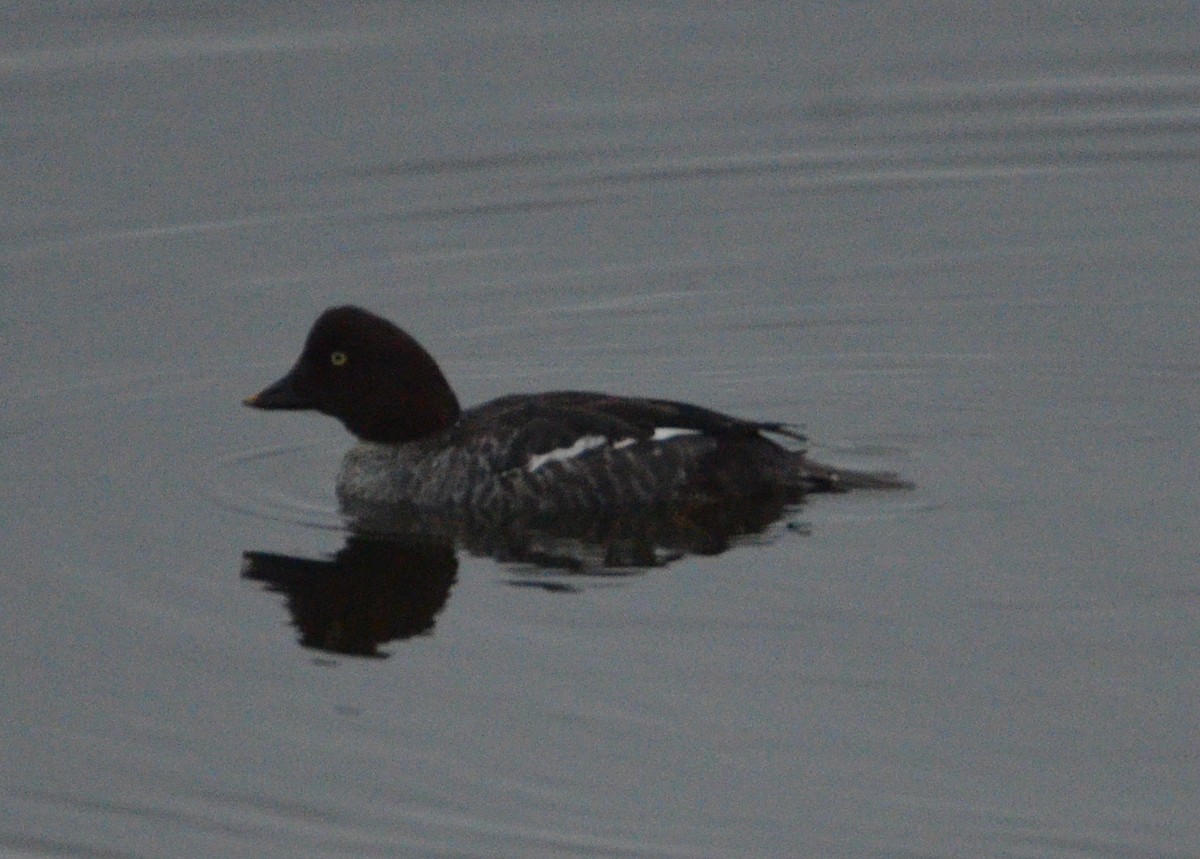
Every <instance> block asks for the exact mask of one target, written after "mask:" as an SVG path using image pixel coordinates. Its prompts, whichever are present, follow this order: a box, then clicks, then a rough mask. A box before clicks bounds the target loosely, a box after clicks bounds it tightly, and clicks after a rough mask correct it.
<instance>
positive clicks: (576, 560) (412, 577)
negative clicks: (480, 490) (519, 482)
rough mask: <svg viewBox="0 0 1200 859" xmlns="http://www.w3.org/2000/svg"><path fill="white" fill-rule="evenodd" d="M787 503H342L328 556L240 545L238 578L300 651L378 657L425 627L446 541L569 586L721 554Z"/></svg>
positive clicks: (533, 581) (442, 576)
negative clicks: (538, 509) (623, 507)
mask: <svg viewBox="0 0 1200 859" xmlns="http://www.w3.org/2000/svg"><path fill="white" fill-rule="evenodd" d="M796 507H797V505H796V504H786V503H785V502H784V501H782V500H781V499H778V498H769V499H761V500H759V501H756V502H748V503H742V504H739V505H728V504H705V505H693V506H688V507H680V506H672V507H664V508H655V509H649V510H639V511H633V512H628V513H624V514H621V515H614V516H610V517H597V518H591V519H582V518H579V517H572V518H567V517H563V518H561V519H556V520H542V521H539V522H538V523H537V524H536V526H534V525H529V524H514V523H508V524H506V525H504V526H496V525H491V524H483V523H479V522H472V521H446V520H438V521H430V520H428V519H424V518H417V517H414V516H413V515H411V513H408V512H406V511H400V510H395V509H392V510H388V509H380V508H378V507H373V508H371V509H370V510H368V511H356V512H352V511H349V510H346V509H343V513H345V514H346V515H347V518H348V521H349V523H350V525H351V527H352V529H353V531H354V533H352V534H351V535H350V536H349V537H348V538H347V539H346V544H345V546H343V547H342V549H341V550H340V551H339V552H338V553H337V554H336V555H334V556H333V558H332V559H330V560H319V559H312V558H298V557H293V556H290V555H281V554H274V553H270V552H254V551H247V552H245V553H244V554H243V559H244V560H243V567H242V576H243V577H244V578H247V579H252V580H254V581H259V582H264V583H266V585H267V588H268V590H271V591H275V592H278V593H283V594H285V595H286V596H287V604H288V610H289V611H290V612H291V614H292V624H293V625H294V626H295V627H296V628H297V629H299V630H300V644H301V646H303V647H309V648H313V649H315V650H323V651H326V652H329V653H337V654H342V655H352V656H371V657H379V658H385V657H386V656H387V655H388V654H386V653H383V652H381V651H380V647H381V646H383V645H385V644H387V643H388V642H391V641H401V640H404V639H408V638H412V637H414V636H419V635H429V634H432V632H433V629H434V625H435V623H436V618H437V615H438V614H439V613H440V612H441V611H442V609H443V608H445V606H446V603H447V601H448V600H449V598H450V590H451V587H452V586H453V584H454V580H455V576H456V574H457V571H458V559H457V556H456V554H455V547H456V545H458V546H461V547H462V548H464V549H465V550H467V551H469V552H471V553H472V554H475V555H480V556H485V557H491V558H495V559H496V560H498V561H501V562H503V563H505V564H508V565H510V566H511V568H512V576H511V577H510V578H509V580H508V582H509V584H511V585H514V586H517V587H534V588H538V589H541V590H545V591H550V592H553V593H574V592H576V591H578V590H580V588H581V583H582V582H583V581H584V579H593V580H595V579H601V578H603V579H613V578H620V577H627V576H633V575H637V574H639V573H641V572H643V571H645V570H647V569H650V568H655V567H664V566H666V565H668V564H670V563H673V562H675V561H678V560H680V559H681V558H684V557H687V556H688V555H719V554H721V553H723V552H725V551H727V550H729V549H730V548H732V547H734V546H735V545H737V544H738V542H739V541H742V540H746V539H748V538H752V537H754V536H755V535H759V534H762V533H764V532H765V531H766V530H767V528H769V527H770V526H771V525H772V524H773V523H775V522H776V521H777V520H779V519H780V518H781V517H782V516H783V514H784V513H785V512H787V511H790V510H795V509H796ZM791 530H797V529H791Z"/></svg>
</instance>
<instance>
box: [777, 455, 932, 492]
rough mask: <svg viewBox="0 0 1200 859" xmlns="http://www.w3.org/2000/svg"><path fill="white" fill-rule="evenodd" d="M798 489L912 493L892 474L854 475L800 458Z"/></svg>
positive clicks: (909, 484) (846, 470) (908, 484)
mask: <svg viewBox="0 0 1200 859" xmlns="http://www.w3.org/2000/svg"><path fill="white" fill-rule="evenodd" d="M796 479H797V481H798V483H799V487H798V488H803V490H804V491H806V492H846V491H848V490H851V489H912V488H913V484H912V483H911V482H909V481H907V480H905V479H903V478H902V477H900V476H899V475H898V474H896V473H894V472H891V471H855V470H854V469H850V468H838V467H836V466H832V465H823V464H821V463H819V462H813V461H812V460H811V459H809V458H808V457H806V456H804V455H803V454H800V456H799V458H798V461H797V463H796Z"/></svg>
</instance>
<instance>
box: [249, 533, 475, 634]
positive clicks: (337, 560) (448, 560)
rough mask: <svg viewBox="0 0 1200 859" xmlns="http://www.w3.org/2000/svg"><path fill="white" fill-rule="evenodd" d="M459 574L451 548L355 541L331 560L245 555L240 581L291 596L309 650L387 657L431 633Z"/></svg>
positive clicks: (443, 543)
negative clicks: (388, 646)
mask: <svg viewBox="0 0 1200 859" xmlns="http://www.w3.org/2000/svg"><path fill="white" fill-rule="evenodd" d="M457 571H458V560H457V558H456V556H455V554H454V549H453V547H452V546H451V545H450V543H449V542H446V541H440V542H438V541H433V540H429V539H425V540H410V541H402V540H396V539H373V538H368V537H363V536H353V537H350V538H349V539H348V540H347V541H346V545H345V546H344V547H343V548H342V549H341V550H340V551H339V552H338V553H337V554H336V555H335V556H334V557H333V558H331V559H329V560H316V559H311V558H295V557H290V556H288V555H278V554H271V553H267V552H246V553H245V555H244V556H243V565H242V575H243V576H244V577H245V578H247V579H252V580H254V581H260V582H264V583H265V584H266V586H267V587H268V588H269V589H270V590H273V591H277V592H279V593H283V594H285V595H286V596H287V603H288V609H289V610H290V612H291V614H292V622H293V624H294V625H295V626H296V628H297V629H299V630H300V643H301V644H302V645H304V646H305V647H311V648H314V649H317V650H325V651H329V652H332V653H343V654H349V655H355V656H382V655H384V654H381V653H380V651H379V647H380V646H381V645H383V644H385V643H387V642H389V641H395V640H400V639H405V638H412V637H413V636H416V635H425V634H428V633H429V632H431V631H432V629H433V626H434V623H435V620H436V617H437V615H438V613H439V612H440V611H441V610H442V609H443V608H444V607H445V605H446V601H447V600H448V599H449V596H450V589H451V587H452V585H453V584H454V579H455V575H456V573H457Z"/></svg>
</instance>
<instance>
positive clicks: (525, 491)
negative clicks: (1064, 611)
mask: <svg viewBox="0 0 1200 859" xmlns="http://www.w3.org/2000/svg"><path fill="white" fill-rule="evenodd" d="M246 402H247V404H248V405H251V406H255V407H258V408H265V409H315V410H317V411H321V412H324V413H326V414H330V415H332V416H334V417H337V418H339V419H340V420H342V422H343V423H344V424H345V425H346V426H347V428H348V429H350V431H351V432H353V433H354V434H355V435H357V436H358V437H359V439H360V440H361V443H360V444H358V445H357V446H356V447H354V448H352V449H351V450H350V451H349V452H348V453H347V454H346V457H345V460H344V461H343V463H342V469H341V473H340V474H339V477H338V495H339V498H340V499H341V501H342V502H343V504H344V505H348V506H352V507H353V506H362V505H373V506H399V507H406V508H411V509H413V510H415V511H416V512H419V513H423V514H431V515H436V516H447V517H461V516H467V517H472V518H475V517H485V518H487V519H489V520H493V521H499V520H522V521H529V520H536V519H539V518H545V517H553V518H559V517H563V516H572V515H574V516H590V515H602V514H612V513H628V512H635V511H637V510H639V509H649V508H662V507H673V506H689V507H690V506H697V505H701V506H702V505H710V504H723V503H728V504H737V503H739V501H751V500H763V499H774V500H780V501H785V502H786V501H793V500H799V499H800V498H802V497H803V496H804V495H805V494H806V493H809V492H828V491H839V490H844V489H849V488H853V487H871V488H896V487H900V486H903V485H905V484H903V483H902V482H901V481H899V480H897V479H896V478H895V477H893V476H891V475H885V474H862V473H858V472H851V471H844V470H838V469H834V468H830V467H828V466H823V465H819V464H817V463H814V462H812V461H811V460H809V459H808V458H807V457H806V456H805V454H804V452H803V450H795V449H789V448H787V447H784V446H783V445H782V444H780V443H779V442H777V441H775V440H774V439H773V438H770V437H769V436H777V437H782V438H786V439H789V440H791V442H793V443H799V442H803V441H804V438H803V436H801V435H800V434H799V433H798V432H796V431H795V430H793V429H791V428H789V427H788V426H786V425H783V424H778V423H763V422H756V421H747V420H742V419H739V418H735V417H731V416H729V415H725V414H721V413H719V412H715V411H712V410H709V409H705V408H701V407H699V406H693V405H688V404H685V403H676V402H671V401H667V400H652V399H639V398H631V397H616V396H609V395H606V394H596V393H586V392H555V393H543V394H517V395H512V396H507V397H502V398H500V399H497V400H492V401H491V402H488V403H484V404H483V405H480V406H476V407H474V408H471V409H468V410H466V411H463V410H461V409H460V407H459V405H458V400H457V398H456V397H455V395H454V393H453V390H452V389H451V388H450V385H449V383H448V382H447V381H446V379H445V377H444V376H443V375H442V373H441V370H440V369H439V368H438V366H437V364H436V362H435V361H434V360H433V358H432V357H430V356H429V354H428V353H427V352H426V351H425V350H424V349H423V348H421V346H420V345H419V344H418V343H417V342H416V341H415V340H413V339H412V337H410V336H409V335H407V334H406V333H405V332H403V331H401V330H400V329H399V328H397V327H396V326H394V325H392V323H390V322H388V321H387V320H384V319H382V318H380V317H378V316H375V315H373V314H371V313H369V312H367V311H365V310H361V309H359V308H355V307H339V308H333V309H330V310H328V311H326V312H325V313H324V314H322V315H321V317H320V318H319V319H318V320H317V322H316V323H315V324H314V326H313V329H312V331H311V332H310V333H309V336H308V340H307V342H306V343H305V347H304V352H303V353H302V355H301V357H300V360H299V361H298V362H297V363H296V365H295V367H293V369H292V370H291V372H289V373H288V375H287V376H285V377H284V378H283V379H281V380H280V381H279V382H276V383H275V384H274V385H272V386H270V387H269V388H267V389H266V390H264V391H263V392H262V393H260V394H257V395H255V396H254V397H251V398H249V399H248V400H247V401H246Z"/></svg>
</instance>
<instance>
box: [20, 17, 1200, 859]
mask: <svg viewBox="0 0 1200 859" xmlns="http://www.w3.org/2000/svg"><path fill="white" fill-rule="evenodd" d="M1197 44H1200V17H1198V16H1196V15H1195V12H1194V9H1192V8H1191V7H1189V6H1188V5H1187V4H1165V3H1164V4H1121V3H1056V4H1042V3H1038V4H992V5H990V6H985V5H983V4H975V5H974V6H972V5H970V4H940V3H939V4H891V3H870V4H867V3H843V4H840V5H830V4H814V5H812V6H811V7H805V9H801V10H797V9H795V8H793V6H791V5H788V4H782V5H766V4H744V5H735V4H730V5H728V6H725V5H721V6H700V5H692V4H686V5H685V4H680V5H676V4H655V5H653V6H644V7H643V6H637V5H628V4H618V5H598V4H597V5H583V4H567V5H561V4H548V5H521V6H519V7H516V8H507V7H504V8H501V7H496V6H488V5H480V6H451V7H447V8H445V9H444V10H443V7H440V6H434V5H430V4H398V3H392V4H388V3H357V4H275V3H258V4H255V3H236V4H235V3H223V2H213V3H204V4H194V3H188V4H184V3H178V4H167V3H157V4H148V3H132V2H130V3H118V2H98V0H94V2H89V3H74V4H25V5H24V6H21V7H19V8H10V9H8V10H6V11H5V13H4V25H3V27H0V104H2V107H3V111H2V114H0V117H2V118H0V189H2V191H0V195H2V196H0V219H2V220H0V260H2V261H3V263H2V264H3V267H2V269H0V292H2V299H3V303H2V308H3V309H2V310H0V359H2V360H0V368H2V369H0V373H2V374H3V391H4V393H3V405H4V408H3V412H2V413H0V470H2V473H0V486H2V487H3V489H2V490H0V492H2V498H3V501H2V503H3V511H4V526H5V527H4V528H3V529H2V530H0V551H2V552H3V557H4V560H5V563H4V569H3V574H2V575H0V588H2V590H0V604H2V605H3V615H2V617H3V628H4V635H3V638H2V641H3V644H2V645H0V672H2V675H0V678H2V680H3V689H4V703H3V704H0V729H2V731H3V736H2V738H0V850H2V852H4V853H5V855H12V856H30V857H33V856H84V857H101V856H103V857H193V856H247V857H272V856H281V857H282V856H288V857H294V856H313V857H327V856H356V857H361V856H388V857H395V856H404V857H409V856H412V857H428V856H455V857H458V856H478V857H500V856H504V857H508V856H511V857H534V856H547V857H548V856H554V857H559V856H579V857H583V856H588V857H596V856H604V857H609V856H613V857H616V856H621V857H625V856H629V857H666V856H671V857H733V856H736V857H798V856H813V857H884V856H887V857H891V856H923V857H926V856H944V857H951V856H954V857H958V856H1005V857H1008V856H1021V857H1083V856H1103V857H1184V856H1195V855H1197V854H1200V802H1198V797H1197V792H1198V787H1200V784H1198V783H1200V763H1198V751H1197V750H1198V749H1200V718H1198V715H1197V713H1198V712H1200V710H1198V708H1197V706H1196V702H1197V695H1198V693H1200V576H1198V569H1200V563H1198V562H1200V536H1198V532H1200V529H1197V528H1196V510H1197V507H1198V502H1200V491H1198V490H1197V485H1198V483H1200V467H1198V465H1197V461H1198V459H1197V450H1196V448H1197V445H1196V441H1197V425H1198V424H1200V385H1198V383H1200V337H1197V333H1196V332H1197V323H1198V322H1200V297H1198V291H1197V288H1196V283H1197V279H1196V271H1197V268H1198V263H1200V242H1198V241H1197V235H1198V234H1200V71H1198V70H1197V69H1198V67H1197V63H1196V46H1197ZM345 302H353V303H357V304H362V305H364V306H367V307H370V308H372V309H373V310H376V311H377V312H380V313H382V314H384V315H386V316H389V317H390V318H392V319H394V320H396V321H397V322H399V323H400V324H402V325H403V326H404V327H406V328H407V329H408V330H410V331H412V332H413V333H414V335H416V336H417V337H418V338H419V339H420V340H421V341H422V342H423V343H424V344H425V345H426V346H427V347H428V348H429V349H430V351H431V352H432V353H433V354H434V355H436V356H437V357H438V358H439V360H440V361H441V362H442V365H443V367H444V369H445V370H446V372H447V375H448V376H449V377H450V378H451V380H452V381H453V383H454V384H455V385H456V387H457V389H458V391H459V394H460V396H461V398H462V399H463V401H464V402H466V403H476V402H480V401H482V400H485V399H488V398H491V397H493V396H497V395H500V394H503V393H509V392H513V391H522V390H539V389H557V388H585V389H600V390H613V391H620V392H622V393H631V394H646V395H658V396H669V397H671V398H673V399H682V400H688V401H693V402H699V403H702V404H705V405H708V406H711V407H715V408H719V409H722V410H725V411H729V412H733V413H736V414H740V415H745V416H752V417H758V418H762V419H770V420H786V421H795V422H799V423H802V424H803V425H804V427H805V430H806V432H807V433H808V434H809V435H810V436H811V437H812V438H813V440H814V454H816V455H819V458H822V459H824V460H827V461H831V462H837V463H839V464H844V465H852V466H857V467H868V468H890V469H895V470H898V471H899V472H901V473H902V474H904V475H905V476H906V477H908V478H909V479H911V480H913V481H914V482H915V483H916V485H917V489H916V490H915V491H914V492H909V493H891V494H889V493H861V494H852V495H845V496H837V497H821V498H817V499H814V500H812V501H811V502H809V503H808V504H806V505H804V506H803V507H801V508H799V509H797V510H794V511H791V512H790V513H789V514H788V516H787V517H785V518H784V519H783V520H781V521H780V522H778V523H777V524H776V525H775V526H773V527H771V528H770V529H768V530H767V531H766V532H765V533H763V534H761V535H759V536H757V537H755V538H753V539H748V540H744V541H741V542H740V543H738V544H737V545H735V546H734V547H732V548H731V549H730V550H729V551H726V552H723V553H719V554H715V555H708V556H696V555H692V556H686V557H683V558H680V559H678V560H675V561H674V562H671V563H666V564H665V565H663V566H661V567H658V568H654V569H648V570H643V571H640V572H637V571H627V572H630V574H628V575H622V576H613V575H605V574H603V572H602V571H600V570H592V571H585V572H586V573H587V574H585V575H567V574H565V573H556V572H554V571H552V570H540V569H532V568H529V567H528V566H526V565H520V564H514V563H510V562H506V561H501V560H496V559H495V558H493V557H489V556H488V555H487V554H486V553H477V552H472V551H470V550H469V549H468V548H466V547H462V548H459V549H458V550H457V551H452V552H450V553H449V554H445V553H441V554H438V553H436V552H434V553H433V555H431V558H432V560H431V561H430V564H431V566H432V567H436V569H437V573H436V575H434V576H433V578H431V579H430V580H429V581H425V580H422V581H424V584H422V583H421V582H412V581H409V582H407V583H401V584H399V585H397V584H396V583H394V582H392V583H386V582H385V583H382V584H380V585H379V588H380V590H379V591H378V593H377V594H376V596H375V597H372V598H371V599H367V600H366V601H365V602H364V601H362V600H360V601H359V602H358V603H356V605H357V607H358V608H359V609H362V608H363V606H364V605H365V606H366V610H367V611H378V612H379V613H380V614H381V615H386V616H387V617H386V618H384V619H382V620H380V623H381V624H382V625H386V626H387V632H386V633H381V634H380V637H379V639H378V640H377V641H376V642H375V645H377V646H375V648H374V655H375V657H376V658H366V657H364V656H351V655H345V654H344V653H339V652H337V648H336V647H333V648H331V647H324V646H321V642H320V641H317V642H316V643H314V642H313V641H311V640H307V639H306V638H305V635H306V623H309V622H311V621H312V615H313V614H314V613H316V614H318V615H320V614H321V613H322V612H324V613H325V614H326V615H327V616H324V622H325V626H324V627H322V630H323V632H324V633H325V634H326V639H323V640H324V641H325V642H326V643H328V641H330V640H332V639H330V638H329V636H332V635H334V633H336V632H337V629H338V628H339V627H338V618H339V617H340V615H338V613H337V612H340V611H342V610H343V609H344V608H345V606H346V605H347V604H348V603H349V602H353V599H352V597H351V596H347V594H346V593H345V592H344V591H341V590H338V588H341V587H342V586H344V585H345V586H348V587H350V588H351V590H353V588H356V587H359V583H358V582H357V581H356V580H354V579H353V578H352V577H350V576H341V577H339V576H338V575H337V574H336V571H335V574H334V575H327V576H325V578H323V579H320V583H321V584H320V586H319V587H316V586H315V585H314V586H313V587H316V590H309V591H306V590H305V588H307V587H309V586H310V585H311V584H312V583H313V582H314V581H316V580H317V579H316V577H317V575H318V573H317V568H318V567H321V565H326V566H328V564H329V563H330V559H331V558H333V557H334V556H335V554H336V553H338V552H340V551H343V550H344V549H345V548H346V546H347V542H346V535H345V533H344V532H343V531H342V530H341V527H340V519H339V517H338V514H337V510H336V505H335V501H334V497H333V477H334V474H335V472H336V468H337V463H338V460H339V457H340V455H341V453H342V451H343V450H344V449H345V448H346V447H347V446H348V445H349V442H350V440H349V437H348V436H347V435H346V434H345V433H344V431H343V430H342V429H341V428H340V426H338V425H337V424H336V423H335V422H334V421H331V420H329V419H327V418H321V417H317V416H312V415H280V414H271V415H267V414H263V413H255V412H252V411H250V410H248V409H244V408H242V407H241V406H240V405H239V402H240V400H241V398H242V397H244V396H245V395H247V394H249V393H252V392H253V391H255V390H258V389H259V388H261V387H262V386H263V385H264V384H265V383H266V382H268V381H270V380H272V379H274V378H276V377H277V376H278V375H280V373H282V372H283V371H284V370H285V369H286V368H287V367H288V366H289V364H290V363H291V361H292V360H293V359H294V358H295V356H296V354H297V352H298V350H299V347H300V344H301V342H302V339H303V336H304V333H305V332H306V330H307V328H308V325H309V324H310V323H311V321H312V319H313V318H314V317H315V316H316V314H317V313H318V312H319V311H320V310H321V309H323V308H324V307H326V306H327V305H330V304H334V303H345ZM247 553H251V554H247ZM254 553H258V554H254ZM255 558H287V559H291V563H292V564H293V566H291V567H289V568H288V569H289V570H291V574H293V575H294V576H295V579H294V580H292V585H291V586H290V587H291V589H290V590H289V586H288V585H287V584H285V582H284V580H283V579H282V578H276V579H270V578H269V577H267V578H266V579H264V578H262V577H256V575H254V574H253V571H254V569H255V568H254V567H253V564H254V563H255V562H254V560H253V559H255ZM296 559H300V560H299V561H297V560H296ZM426 560H429V559H426ZM297 563H299V564H301V566H299V567H297V566H295V564H297ZM305 563H307V564H311V565H313V566H312V567H311V568H310V567H306V566H303V564H305ZM520 584H525V585H528V584H532V585H535V586H534V587H517V586H514V585H520ZM364 587H366V586H365V585H364ZM421 587H427V588H428V589H429V594H428V595H427V596H428V600H427V601H428V607H427V611H425V613H424V614H423V615H422V616H421V617H420V618H419V619H417V620H416V621H414V622H413V623H412V624H411V625H410V626H409V627H405V629H406V630H407V631H406V632H403V633H401V632H400V631H397V630H398V626H399V622H397V621H396V616H397V615H398V614H402V613H403V612H405V611H408V610H409V609H408V608H407V607H404V606H400V605H398V604H393V602H392V599H393V597H392V596H389V594H392V595H394V594H395V593H397V592H403V593H405V594H407V593H409V592H410V590H412V591H413V592H415V590H413V589H416V590H419V589H420V588H421ZM322 588H324V590H322ZM335 592H336V596H330V594H331V593H335ZM373 593H374V592H373ZM378 594H382V596H379V595H378ZM330 600H334V602H336V605H332V604H331V602H330ZM331 605H332V607H331ZM335 609H336V611H335ZM384 620H386V621H387V624H384ZM389 624H390V625H389ZM393 626H397V629H393Z"/></svg>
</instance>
